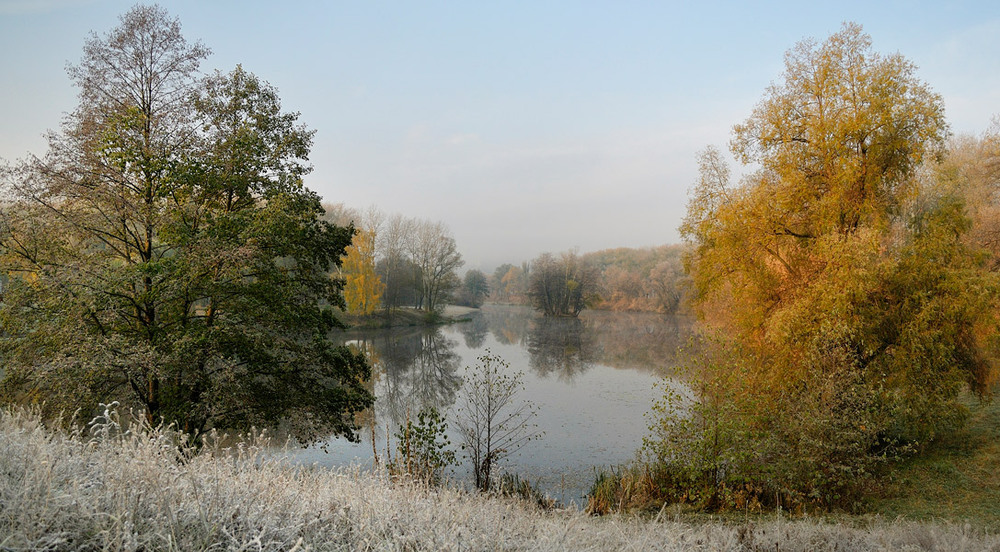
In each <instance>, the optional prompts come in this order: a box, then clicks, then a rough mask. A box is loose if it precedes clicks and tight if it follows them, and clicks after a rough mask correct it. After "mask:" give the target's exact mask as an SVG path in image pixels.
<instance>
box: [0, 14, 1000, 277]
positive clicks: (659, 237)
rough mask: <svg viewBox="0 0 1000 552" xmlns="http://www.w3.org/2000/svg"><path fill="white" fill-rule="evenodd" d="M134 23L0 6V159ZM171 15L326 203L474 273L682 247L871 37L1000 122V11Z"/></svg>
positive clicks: (69, 95) (34, 142)
mask: <svg viewBox="0 0 1000 552" xmlns="http://www.w3.org/2000/svg"><path fill="white" fill-rule="evenodd" d="M132 5H134V2H126V1H118V0H0V52H2V54H0V78H2V80H0V158H2V159H5V160H7V161H14V160H16V159H19V158H23V157H24V156H26V155H28V154H29V153H30V154H35V155H42V154H44V152H45V140H44V138H43V134H44V133H45V132H46V131H47V130H57V129H58V128H59V125H60V122H61V120H62V118H63V117H64V115H65V114H66V113H68V112H69V111H71V110H72V109H73V108H74V107H75V105H76V102H77V98H76V90H75V89H74V88H73V85H72V83H71V82H70V80H69V78H68V77H67V75H66V66H67V64H68V63H77V62H78V61H79V60H80V56H81V54H82V51H83V44H84V42H85V40H86V39H87V37H88V36H89V34H90V33H91V32H96V33H98V34H99V35H103V34H104V33H106V32H107V31H108V30H110V29H112V28H114V27H116V26H117V25H118V23H119V20H118V17H119V16H120V15H121V14H123V13H124V12H126V11H127V10H128V9H129V8H130V7H132ZM160 5H162V6H163V7H165V8H166V9H167V11H168V12H169V13H170V14H171V15H172V16H174V17H177V18H178V19H179V20H180V22H181V25H182V30H183V33H184V35H185V37H186V38H187V39H188V40H189V41H195V40H200V41H201V42H203V43H204V44H205V45H206V46H208V47H209V48H211V50H212V51H213V54H212V55H211V56H210V57H209V58H208V59H207V60H205V62H203V64H202V70H203V71H205V72H211V71H214V70H221V71H224V72H226V71H230V70H232V69H233V68H234V67H235V66H236V65H237V64H242V66H243V68H244V69H246V70H248V71H250V72H253V73H254V74H256V75H257V76H258V77H260V78H261V79H263V80H265V81H267V82H269V83H270V84H271V85H272V86H274V87H275V88H277V89H278V92H279V94H280V97H281V100H282V106H283V108H284V109H285V110H286V111H297V112H299V113H300V114H301V115H300V121H301V122H303V123H305V124H306V125H307V126H308V127H309V128H312V129H315V130H316V137H315V142H314V145H313V149H312V154H311V156H310V162H311V163H312V165H313V167H314V170H313V172H312V173H311V174H310V175H308V176H307V177H306V182H305V183H306V186H307V187H309V188H310V189H312V190H315V191H316V192H317V193H319V194H320V195H321V196H322V197H323V198H324V200H325V201H328V202H332V203H344V204H346V205H347V206H350V207H355V208H358V209H367V208H369V207H371V206H374V207H376V208H378V209H379V210H381V211H382V212H384V213H387V214H395V213H399V214H402V215H404V216H407V217H411V218H421V219H428V220H431V221H441V222H443V223H444V224H445V225H446V226H447V227H448V228H450V230H451V232H452V233H453V235H454V237H455V240H456V242H457V244H458V247H459V250H460V251H461V253H462V255H463V257H464V258H465V260H466V268H478V269H482V270H486V271H490V270H492V269H493V268H494V267H495V266H497V265H499V264H501V263H504V262H511V263H514V264H519V263H520V262H522V261H526V260H530V259H532V258H534V257H536V256H537V255H538V254H540V253H542V252H553V253H556V252H562V251H567V250H570V249H576V250H578V251H579V252H581V253H583V252H588V251H596V250H600V249H607V248H613V247H647V246H656V245H663V244H669V243H678V242H680V240H681V238H680V236H679V234H678V232H677V227H678V226H679V224H680V222H681V219H682V218H683V216H684V213H685V209H686V204H687V198H688V189H689V188H690V187H691V186H692V185H693V183H694V182H695V179H696V178H697V153H698V152H699V151H700V150H703V149H704V148H705V147H706V146H708V145H714V146H717V147H719V148H720V149H723V150H725V149H726V148H727V144H728V141H729V139H730V137H731V130H732V127H733V125H735V124H738V123H740V122H741V121H743V120H744V119H746V118H747V117H748V116H749V115H750V113H751V111H752V110H753V108H754V106H755V105H756V103H757V102H758V101H759V100H760V99H761V98H762V97H763V94H764V91H765V89H766V87H767V86H768V85H769V84H770V83H771V82H773V81H777V80H779V79H780V77H781V72H782V69H783V58H784V53H785V52H786V51H787V50H788V49H790V48H792V47H793V46H794V45H795V44H796V43H797V42H799V41H801V40H803V39H806V38H813V39H815V40H817V41H820V42H822V41H823V40H825V39H826V38H827V37H828V36H829V35H830V34H832V33H835V32H837V31H838V30H839V29H840V27H841V24H842V23H843V22H845V21H854V22H857V23H860V24H861V25H862V26H863V27H864V29H865V31H866V32H867V33H869V34H870V35H871V36H872V43H873V47H874V49H875V50H876V51H878V52H882V53H895V52H899V53H902V54H903V55H904V56H906V57H907V58H908V59H909V60H911V61H912V62H914V63H915V64H916V66H917V68H918V69H917V76H918V77H919V78H921V79H922V80H924V81H926V82H927V83H929V84H930V86H931V87H932V88H933V89H934V90H935V91H936V92H938V93H939V94H941V96H942V97H943V99H944V103H945V109H946V115H947V118H948V120H949V123H950V124H951V129H952V131H953V132H954V133H956V134H979V133H981V132H983V131H984V130H986V128H987V127H988V126H989V123H990V120H991V118H993V117H994V116H996V115H998V114H1000V2H996V1H995V0H991V1H979V2H961V1H951V2H942V1H940V0H937V1H933V2H920V1H908V2H892V1H890V2H877V1H874V0H865V1H861V2H854V1H838V2H803V1H801V0H800V1H797V2H760V1H758V2H712V1H709V0H702V1H700V2H693V1H692V2H671V1H665V0H664V1H658V2H657V1H650V2H632V1H627V0H618V1H610V0H609V1H606V2H583V1H578V2H564V1H546V0H532V1H523V2H520V1H504V2H468V1H452V2H434V1H421V2H416V1H413V2H380V1H359V0H350V1H346V0H345V1H323V2H321V1H314V2H296V1H283V2H276V1H254V0H241V1H235V0H232V1H231V0H191V1H188V0H179V1H164V2H161V3H160Z"/></svg>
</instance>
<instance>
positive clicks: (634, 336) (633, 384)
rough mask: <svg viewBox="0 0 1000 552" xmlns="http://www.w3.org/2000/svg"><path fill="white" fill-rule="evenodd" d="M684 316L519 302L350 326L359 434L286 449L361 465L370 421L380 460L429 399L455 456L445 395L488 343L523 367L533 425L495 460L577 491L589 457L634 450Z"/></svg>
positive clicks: (587, 478) (603, 460)
mask: <svg viewBox="0 0 1000 552" xmlns="http://www.w3.org/2000/svg"><path fill="white" fill-rule="evenodd" d="M690 324H691V323H690V321H689V320H688V319H686V318H682V317H672V316H664V315H657V314H650V313H611V312H603V311H584V313H583V314H581V316H580V318H577V319H573V318H559V319H553V318H544V317H541V316H540V315H538V314H536V313H535V312H534V311H533V310H531V309H529V308H527V307H508V306H495V305H487V306H485V307H483V309H482V310H481V311H477V312H473V313H472V314H471V319H470V320H469V321H467V322H462V323H458V324H454V325H450V326H439V327H430V328H397V329H391V330H373V331H365V332H349V333H348V334H346V335H345V336H344V337H345V339H344V340H345V342H348V343H352V344H354V345H356V346H358V347H361V348H363V349H364V350H366V351H367V353H368V354H369V356H370V358H371V360H372V363H373V367H374V373H373V380H374V382H373V383H374V390H375V395H376V402H375V407H374V409H373V411H372V412H369V413H366V415H365V424H366V427H365V429H363V430H362V432H361V433H362V442H361V443H349V442H347V441H345V440H343V439H331V440H329V441H328V442H326V443H324V444H323V447H319V446H317V447H313V448H309V449H305V450H297V451H293V452H292V455H293V458H294V460H295V461H297V462H303V463H317V464H319V465H324V466H343V465H350V464H357V465H359V466H362V467H370V466H371V465H372V455H373V444H372V435H373V431H372V425H371V424H372V423H373V422H374V440H375V444H374V445H375V446H374V448H375V449H377V451H378V455H379V456H380V458H382V459H383V460H384V458H385V453H386V449H387V448H390V449H395V443H394V442H392V435H393V434H395V432H396V429H397V428H398V427H399V426H400V425H403V424H405V423H406V419H407V413H409V414H410V416H411V417H414V418H415V416H416V413H417V412H419V411H420V409H421V408H425V407H431V406H433V407H436V408H437V409H438V410H439V411H440V412H442V413H443V414H445V415H447V417H448V422H449V437H450V439H451V442H452V448H453V449H454V450H456V452H457V453H458V454H459V456H461V453H462V451H461V450H460V449H459V445H460V442H461V439H460V437H459V435H458V434H457V432H456V431H455V423H454V413H453V406H454V405H455V402H456V399H457V398H458V396H459V391H460V388H461V385H462V377H463V375H464V374H465V370H466V367H474V366H475V365H476V364H477V357H479V356H481V355H483V354H484V353H485V352H486V350H487V349H489V351H490V352H491V353H492V354H494V355H498V356H500V357H501V358H502V359H503V360H504V361H506V362H507V363H509V364H510V370H511V371H512V372H518V371H519V372H523V374H524V376H523V382H524V390H523V392H521V393H520V394H519V397H520V398H523V399H525V400H527V401H530V402H532V403H533V404H534V405H535V406H536V407H537V411H538V415H537V417H536V418H535V420H534V423H535V424H537V430H539V431H541V432H543V435H542V436H541V438H539V439H538V440H535V441H531V442H529V443H528V444H527V445H526V446H525V447H524V448H522V449H521V451H520V452H519V453H517V454H516V455H514V456H512V457H510V458H509V459H508V460H506V461H504V462H501V463H500V465H499V471H498V473H503V472H506V473H512V474H517V475H518V476H520V477H521V478H527V479H528V480H529V481H531V482H532V483H533V484H537V485H538V486H539V487H540V488H541V489H542V490H543V491H544V492H546V493H548V494H549V495H550V496H552V497H553V498H557V499H559V500H560V501H561V502H563V503H569V502H572V501H576V502H577V503H582V502H583V500H582V498H583V496H584V494H585V493H586V492H587V490H588V489H589V488H590V485H591V483H592V482H593V479H594V473H595V469H599V468H601V467H607V466H616V465H619V464H623V463H627V462H629V461H631V460H632V459H634V458H635V453H636V451H637V450H638V449H639V447H640V446H641V445H642V439H643V437H644V436H645V435H646V433H647V426H648V419H647V413H648V412H649V411H650V408H651V407H652V405H653V402H654V401H655V400H656V399H658V398H659V397H661V396H662V394H663V392H662V386H660V385H658V384H659V383H660V382H661V380H662V379H663V378H664V377H665V376H667V377H668V376H669V375H670V374H671V372H672V368H673V367H674V365H675V354H676V350H677V347H678V346H680V345H682V344H683V343H684V342H685V341H686V339H687V335H688V332H689V331H690ZM387 437H388V440H387ZM323 448H325V449H326V450H325V451H324V450H323ZM392 452H393V454H395V450H392ZM469 475H470V474H469V472H468V468H467V466H466V465H464V464H460V465H459V466H457V467H455V468H453V470H452V471H451V473H450V474H449V477H450V478H451V479H453V480H455V481H458V482H460V483H461V482H465V481H467V480H468V478H469Z"/></svg>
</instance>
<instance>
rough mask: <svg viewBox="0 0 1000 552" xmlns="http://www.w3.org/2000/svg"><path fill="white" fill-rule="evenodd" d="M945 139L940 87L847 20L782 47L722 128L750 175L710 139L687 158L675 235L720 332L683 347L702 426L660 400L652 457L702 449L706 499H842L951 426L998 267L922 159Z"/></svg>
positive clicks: (983, 358)
mask: <svg viewBox="0 0 1000 552" xmlns="http://www.w3.org/2000/svg"><path fill="white" fill-rule="evenodd" d="M947 137H948V127H947V124H946V123H945V119H944V108H943V105H942V101H941V98H940V96H938V95H937V94H935V93H934V92H932V91H931V89H930V88H929V87H928V85H927V84H925V83H924V82H922V81H921V80H919V79H918V78H917V77H916V75H915V67H914V66H913V64H912V63H911V62H909V61H908V60H906V59H905V58H904V57H902V56H901V55H899V54H893V55H888V56H885V55H881V54H878V53H876V52H873V51H872V49H871V40H870V38H869V37H868V35H866V34H864V32H863V31H862V30H861V28H860V26H858V25H855V24H845V25H844V27H843V28H842V29H841V30H840V32H838V33H836V34H834V35H832V36H831V37H830V38H829V39H828V40H826V41H825V42H823V43H816V42H814V41H811V40H807V41H804V42H802V43H800V44H798V45H797V46H796V47H795V48H793V49H792V50H790V51H789V52H788V54H787V55H786V58H785V72H784V74H783V75H782V78H781V79H779V80H778V81H777V82H776V83H775V84H772V85H771V86H770V87H769V88H768V89H767V91H766V92H765V95H764V98H763V99H762V100H761V102H760V103H759V104H758V105H757V107H756V108H755V109H754V110H753V112H752V114H751V115H750V117H749V118H748V119H747V120H746V121H745V122H743V123H741V124H739V125H736V127H735V128H734V132H733V140H732V142H731V149H732V153H733V154H734V155H735V156H736V157H737V159H738V160H739V161H741V162H742V163H744V164H745V165H746V166H747V167H748V168H749V169H750V170H751V171H752V172H750V174H749V175H748V176H747V177H745V178H744V179H743V181H742V182H741V183H740V184H739V185H734V184H733V183H732V182H731V173H730V170H729V167H728V166H727V164H726V162H725V160H724V157H723V155H722V153H721V152H719V151H718V150H716V149H714V148H709V149H707V150H705V151H704V152H703V153H702V155H701V157H700V173H701V177H700V181H699V182H698V184H697V186H696V188H695V190H694V193H693V194H692V199H691V202H690V204H689V207H688V214H687V217H686V218H685V220H684V223H683V225H682V227H681V231H682V234H683V235H684V236H685V238H686V239H687V240H688V241H689V243H690V244H691V246H692V251H691V253H690V255H689V256H688V258H687V267H688V269H689V270H690V272H691V275H692V279H693V283H694V290H695V298H694V302H695V306H696V309H697V311H698V312H699V314H700V316H701V317H702V318H703V319H704V320H705V321H706V322H708V323H709V325H710V326H713V327H715V328H716V329H718V330H719V332H720V333H721V334H722V335H725V336H726V339H725V340H723V341H724V343H725V344H724V345H717V346H715V347H714V348H715V349H720V348H721V349H722V350H723V351H724V353H720V352H714V353H706V355H705V356H704V357H702V359H701V360H700V361H697V362H695V365H697V366H698V368H697V370H696V372H697V377H696V380H698V381H700V383H699V384H697V385H696V386H695V391H696V395H698V396H699V399H700V402H699V404H700V406H699V407H698V409H696V411H695V412H696V418H700V419H702V420H704V422H705V423H704V424H701V425H698V424H695V425H684V424H680V425H678V424H676V423H674V422H673V421H671V420H675V415H676V414H674V413H672V411H671V410H670V409H664V410H663V414H664V416H663V418H662V420H663V422H662V425H661V426H660V430H661V432H662V433H661V437H663V439H662V440H661V441H660V442H659V445H658V448H657V450H658V454H659V455H660V458H661V459H663V460H664V461H665V462H668V463H669V462H671V460H670V458H673V459H676V458H680V457H683V455H684V454H689V455H688V458H692V459H694V458H700V459H702V460H691V462H692V463H697V462H702V461H704V462H703V463H701V464H698V465H699V466H701V470H700V471H698V470H696V471H698V473H699V474H700V475H699V476H698V477H707V478H708V479H702V480H701V482H702V483H703V484H706V485H707V487H708V488H709V489H710V490H709V494H711V495H712V496H713V497H716V498H717V497H718V494H717V491H718V485H723V486H725V485H731V484H733V483H739V482H740V481H741V480H742V482H748V481H749V482H751V483H752V484H753V485H760V486H761V487H762V486H768V487H769V488H770V489H771V491H774V492H775V494H772V495H771V496H772V497H773V496H778V495H782V496H785V497H786V498H787V499H790V500H795V501H800V502H806V501H813V502H819V503H823V504H832V503H841V504H844V503H848V504H849V503H850V501H851V500H854V499H855V498H856V497H857V496H858V495H857V493H858V492H859V489H861V488H863V485H864V484H865V482H866V481H868V478H869V477H870V476H871V475H872V473H873V472H874V471H875V470H876V468H877V466H878V465H880V462H882V461H884V460H885V459H887V458H891V457H893V456H894V455H897V454H902V453H903V452H905V451H906V450H912V449H913V448H914V447H918V446H919V444H920V443H923V442H925V441H926V440H927V439H930V438H933V436H934V435H935V434H936V433H937V432H940V431H942V430H943V429H946V428H947V427H949V425H951V424H955V423H959V422H960V420H961V414H962V408H961V406H960V405H959V403H958V401H957V397H958V394H959V392H960V391H961V390H962V388H963V387H964V386H966V385H968V386H971V388H972V389H973V390H975V391H977V392H980V393H985V392H987V390H988V389H989V384H990V382H991V381H992V369H991V367H990V363H989V362H988V359H987V351H986V349H985V348H984V346H985V345H986V344H987V342H986V339H985V337H986V336H988V335H991V334H992V333H993V331H994V329H995V324H994V321H993V320H991V313H992V312H996V311H995V310H993V309H994V307H995V306H996V304H995V303H996V297H997V295H996V287H995V283H994V281H993V280H992V279H991V278H990V277H989V276H988V275H987V273H986V272H984V271H983V270H982V266H981V260H982V256H981V255H979V254H978V252H977V250H976V249H975V248H974V247H972V246H970V244H969V242H968V241H967V240H964V239H963V235H964V234H965V232H966V230H967V229H968V228H969V222H968V218H967V215H966V210H965V206H964V203H963V198H962V197H961V196H959V195H956V194H954V193H950V192H949V191H948V190H947V189H946V188H945V187H942V186H941V185H940V182H939V181H938V180H935V179H929V178H923V176H924V172H923V171H922V170H921V167H922V166H925V165H928V164H930V163H932V162H934V161H935V160H937V159H938V158H940V157H941V155H942V154H943V152H944V145H945V141H946V139H947ZM710 348H711V347H710ZM678 427H682V428H683V429H684V430H685V431H695V433H696V434H697V435H696V437H695V438H694V439H693V440H685V439H682V438H679V437H678V433H677V431H676V430H677V428H678ZM698 428H700V429H698ZM699 431H701V433H698V432H699ZM709 443H711V446H708V445H709ZM692 447H693V448H692ZM694 449H697V450H698V452H694ZM706 455H707V457H708V460H705V458H706ZM689 465H690V464H689ZM706 474H712V475H711V476H710V477H709V476H708V475H706ZM719 477H722V478H723V479H727V478H728V481H722V480H719V479H718V478H719ZM706 482H707V483H706ZM761 487H758V488H761Z"/></svg>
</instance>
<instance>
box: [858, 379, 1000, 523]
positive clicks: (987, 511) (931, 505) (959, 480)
mask: <svg viewBox="0 0 1000 552" xmlns="http://www.w3.org/2000/svg"><path fill="white" fill-rule="evenodd" d="M967 404H968V406H969V410H970V417H969V420H968V424H967V425H966V427H965V428H964V429H962V430H961V431H958V432H955V433H953V434H951V435H946V436H943V437H942V438H941V439H940V440H939V441H938V442H936V443H935V444H934V445H933V446H931V447H930V448H929V449H928V450H926V451H925V452H924V453H923V454H921V455H920V456H919V457H917V458H914V459H912V460H909V461H908V462H907V463H905V464H904V465H903V466H901V468H900V469H899V470H898V471H897V473H896V474H894V476H893V481H892V483H891V484H890V487H889V489H888V493H887V496H886V498H883V499H880V500H878V501H876V502H875V503H874V504H873V510H875V511H876V512H879V513H881V514H882V515H884V516H887V517H897V516H903V517H906V518H910V519H918V520H931V519H948V520H953V521H957V520H968V521H970V522H972V523H973V524H974V525H977V526H982V527H986V528H990V529H992V530H994V531H997V530H1000V397H998V398H996V399H994V400H993V401H992V402H990V403H980V402H978V401H976V400H974V399H971V398H970V399H969V400H968V402H967Z"/></svg>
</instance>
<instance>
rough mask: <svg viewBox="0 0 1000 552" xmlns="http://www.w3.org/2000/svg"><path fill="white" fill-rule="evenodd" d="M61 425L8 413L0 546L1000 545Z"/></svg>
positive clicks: (157, 433) (955, 529) (984, 539)
mask: <svg viewBox="0 0 1000 552" xmlns="http://www.w3.org/2000/svg"><path fill="white" fill-rule="evenodd" d="M109 418H110V419H106V420H101V423H99V424H97V425H96V426H94V427H93V428H92V430H96V435H95V434H94V432H93V431H91V432H89V433H86V434H84V433H83V432H76V433H66V432H61V431H52V430H49V429H46V428H45V427H43V425H42V423H41V422H40V421H39V419H38V417H37V416H36V415H34V414H31V413H24V412H21V411H13V412H11V411H4V412H0V550H5V551H10V550H147V551H148V550H600V551H605V550H637V551H646V550H733V551H737V550H748V551H749V550H760V551H771V550H780V551H796V550H801V551H813V550H948V551H979V550H997V551H1000V536H997V535H992V534H984V533H980V532H977V531H975V530H973V529H971V528H970V527H968V526H964V525H947V524H944V525H942V524H931V523H876V524H874V525H871V526H869V527H864V528H855V527H850V526H847V525H840V524H824V523H820V522H817V521H809V520H806V521H786V520H783V519H774V520H772V521H766V522H763V521H760V520H757V521H756V522H754V523H744V524H738V523H735V524H734V523H730V524H718V523H697V524H691V523H681V522H678V521H675V520H671V519H666V518H669V516H666V515H664V514H663V513H662V512H661V515H660V516H657V518H655V519H642V518H635V517H631V518H630V517H617V516H607V517H603V518H594V517H589V516H587V515H586V514H584V513H582V512H579V511H575V510H574V511H554V512H543V511H541V510H539V509H537V508H535V507H533V506H531V505H528V504H526V503H523V502H516V501H512V500H508V499H496V498H494V499H490V498H484V497H481V496H476V495H470V494H466V493H463V492H460V491H453V490H448V489H433V488H427V487H423V486H420V485H416V484H410V483H407V482H405V481H398V480H390V479H389V478H387V477H386V476H384V475H381V474H367V473H361V472H359V471H356V470H353V471H352V470H333V471H331V470H326V469H317V468H303V467H300V466H294V465H291V464H289V463H287V462H286V461H284V460H282V459H280V458H274V457H271V456H266V455H265V454H264V453H263V448H262V447H261V446H258V445H254V444H252V443H251V444H247V445H243V446H240V447H235V448H232V449H222V448H220V447H216V446H207V447H206V448H205V449H204V450H203V451H202V452H201V453H199V454H195V455H193V456H192V457H190V458H189V459H187V460H184V459H182V457H181V456H180V455H179V452H178V451H179V448H178V446H177V436H176V435H175V434H172V433H171V432H169V431H163V430H150V429H148V428H147V429H143V428H138V429H134V428H133V429H131V430H127V429H123V428H121V427H119V426H118V425H117V424H116V422H115V419H114V416H113V415H112V416H109Z"/></svg>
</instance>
